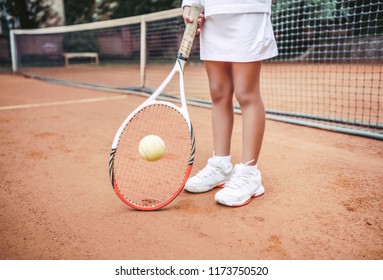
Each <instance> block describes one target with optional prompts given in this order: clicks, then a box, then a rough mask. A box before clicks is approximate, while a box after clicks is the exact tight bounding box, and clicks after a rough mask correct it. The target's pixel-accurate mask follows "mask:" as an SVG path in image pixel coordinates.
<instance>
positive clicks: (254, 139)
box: [233, 61, 265, 165]
mask: <svg viewBox="0 0 383 280" xmlns="http://www.w3.org/2000/svg"><path fill="white" fill-rule="evenodd" d="M260 71H261V62H259V61H258V62H250V63H233V80H234V89H235V96H236V98H237V100H238V102H239V105H240V107H241V112H242V124H243V125H242V142H243V146H242V161H243V163H246V162H249V161H251V160H254V161H253V162H252V163H251V165H255V164H256V163H257V162H258V157H259V153H260V150H261V145H262V140H263V134H264V130H265V108H264V105H263V102H262V97H261V93H260Z"/></svg>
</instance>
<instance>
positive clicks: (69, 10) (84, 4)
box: [64, 0, 95, 25]
mask: <svg viewBox="0 0 383 280" xmlns="http://www.w3.org/2000/svg"><path fill="white" fill-rule="evenodd" d="M64 6H65V22H66V24H67V25H72V24H80V23H87V22H92V21H93V13H94V9H95V1H94V0H82V1H78V0H64Z"/></svg>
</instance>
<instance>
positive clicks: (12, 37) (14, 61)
mask: <svg viewBox="0 0 383 280" xmlns="http://www.w3.org/2000/svg"><path fill="white" fill-rule="evenodd" d="M9 39H10V46H11V58H12V71H13V72H16V71H17V50H16V41H15V32H14V30H11V31H10V32H9Z"/></svg>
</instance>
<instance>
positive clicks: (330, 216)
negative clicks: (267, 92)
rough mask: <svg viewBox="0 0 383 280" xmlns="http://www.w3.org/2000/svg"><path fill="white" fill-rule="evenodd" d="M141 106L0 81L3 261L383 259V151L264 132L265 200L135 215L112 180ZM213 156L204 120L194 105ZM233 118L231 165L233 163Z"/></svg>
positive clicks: (204, 147) (203, 142) (236, 152)
mask: <svg viewBox="0 0 383 280" xmlns="http://www.w3.org/2000/svg"><path fill="white" fill-rule="evenodd" d="M144 99H145V98H144V97H140V96H133V95H122V94H117V93H111V92H103V91H95V90H88V89H80V88H73V87H67V86H60V85H53V84H49V83H46V82H42V81H38V80H35V79H27V78H25V77H23V76H19V75H9V74H2V75H0V131H1V133H0V141H1V148H0V149H1V150H0V174H1V177H0V178H1V181H0V182H1V187H0V197H1V200H0V209H1V211H0V224H1V227H0V259H16V260H19V259H42V260H45V259H128V260H129V259H143V260H152V259H165V260H167V259H181V260H185V259H186V260H189V259H382V258H383V188H382V182H383V172H382V170H383V142H381V141H378V140H373V139H368V138H362V137H356V136H350V135H344V134H339V133H334V132H329V131H324V130H317V129H313V128H307V127H302V126H295V125H291V124H286V123H281V122H275V121H270V120H269V121H267V127H266V133H265V139H264V145H263V150H262V153H261V157H260V162H259V167H260V169H261V170H262V174H263V182H264V186H265V188H266V192H265V195H263V196H262V197H260V198H257V199H253V200H252V201H251V202H250V203H249V204H248V205H247V206H245V207H240V208H229V207H224V206H221V205H218V204H217V203H216V202H215V201H214V193H215V192H216V191H215V190H214V191H212V192H208V193H204V194H198V195H195V194H190V193H187V192H181V194H180V195H179V196H178V197H177V198H176V199H175V200H174V201H173V202H172V203H171V204H169V205H168V206H166V207H165V208H163V209H161V210H159V211H155V212H142V211H137V210H134V209H132V208H129V207H128V206H126V205H125V204H123V203H122V202H121V201H120V199H119V198H118V197H117V196H116V195H115V193H114V191H113V189H112V187H111V184H110V180H109V177H108V160H109V149H110V146H111V142H112V140H113V137H114V134H115V132H116V130H117V128H118V127H119V126H120V124H121V122H122V121H123V119H124V118H125V117H126V116H127V114H128V113H129V112H130V111H131V110H133V109H134V108H135V107H136V106H137V105H138V104H140V103H141V102H143V100H144ZM189 110H190V115H191V119H192V122H193V126H194V129H195V134H196V141H197V152H196V160H195V164H194V168H193V171H192V174H194V173H196V172H197V171H198V170H199V169H200V168H202V167H203V166H204V165H205V164H206V160H207V158H208V157H210V156H211V151H212V140H211V139H212V135H211V129H210V110H209V109H204V108H199V107H194V106H190V107H189ZM240 143H241V125H240V116H239V115H236V117H235V128H234V134H233V145H232V156H233V160H234V162H238V161H239V160H240V151H241V150H240V146H241V145H240Z"/></svg>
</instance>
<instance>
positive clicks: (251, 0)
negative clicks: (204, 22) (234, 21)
mask: <svg viewBox="0 0 383 280" xmlns="http://www.w3.org/2000/svg"><path fill="white" fill-rule="evenodd" d="M271 1H272V0H183V1H182V8H183V7H184V6H191V5H192V4H193V3H198V4H202V5H203V6H204V7H205V17H208V16H211V15H216V14H238V13H268V14H270V13H271Z"/></svg>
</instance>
